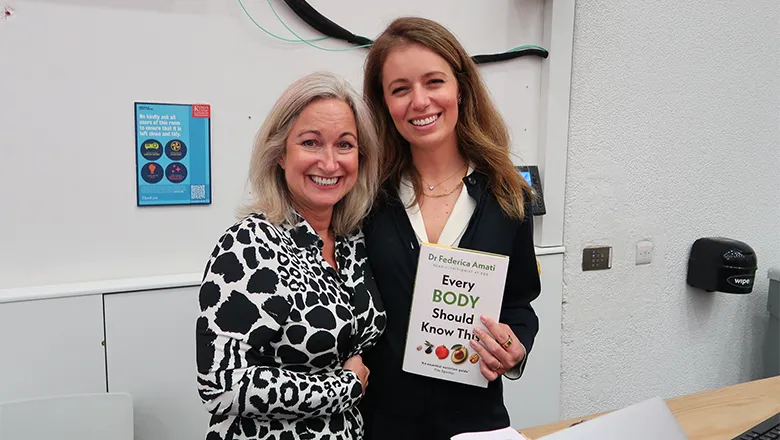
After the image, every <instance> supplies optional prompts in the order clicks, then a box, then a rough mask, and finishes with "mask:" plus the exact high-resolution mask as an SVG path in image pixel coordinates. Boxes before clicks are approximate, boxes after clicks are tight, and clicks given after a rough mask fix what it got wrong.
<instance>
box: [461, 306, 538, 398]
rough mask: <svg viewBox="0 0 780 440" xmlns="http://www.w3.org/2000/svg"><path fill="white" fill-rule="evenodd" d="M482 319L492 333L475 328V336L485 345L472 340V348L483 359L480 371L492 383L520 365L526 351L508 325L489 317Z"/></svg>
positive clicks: (480, 362) (480, 363)
mask: <svg viewBox="0 0 780 440" xmlns="http://www.w3.org/2000/svg"><path fill="white" fill-rule="evenodd" d="M481 318H482V323H483V324H485V327H487V329H488V330H489V331H490V333H488V332H486V331H484V330H482V329H481V328H475V329H474V334H476V335H477V337H478V338H479V340H480V341H482V344H484V345H482V344H480V343H479V342H477V341H476V340H474V339H472V340H471V347H472V348H473V349H474V350H476V351H477V353H478V354H479V356H480V357H481V358H482V359H481V360H480V361H479V370H480V371H481V372H482V375H483V376H485V378H486V379H487V380H489V381H491V382H492V381H494V380H496V378H498V377H500V376H501V375H502V374H504V373H505V372H506V371H507V370H509V369H511V368H512V367H514V366H515V365H517V364H518V363H520V361H522V360H523V358H525V355H526V351H525V347H523V344H521V343H520V341H518V340H517V336H515V333H514V332H513V331H512V329H511V328H509V326H508V325H506V324H502V323H499V322H496V321H495V320H493V319H491V318H490V317H487V316H482V317H481ZM502 344H503V345H502Z"/></svg>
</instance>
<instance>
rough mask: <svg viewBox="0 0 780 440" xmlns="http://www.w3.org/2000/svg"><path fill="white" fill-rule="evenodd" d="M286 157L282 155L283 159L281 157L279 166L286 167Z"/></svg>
mask: <svg viewBox="0 0 780 440" xmlns="http://www.w3.org/2000/svg"><path fill="white" fill-rule="evenodd" d="M284 158H285V157H284V156H282V157H281V159H279V166H280V167H282V169H284Z"/></svg>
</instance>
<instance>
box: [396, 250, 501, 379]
mask: <svg viewBox="0 0 780 440" xmlns="http://www.w3.org/2000/svg"><path fill="white" fill-rule="evenodd" d="M508 268H509V257H508V256H506V255H498V254H490V253H485V252H479V251H473V250H469V249H461V248H455V247H448V246H440V245H435V244H430V243H422V244H421V246H420V260H419V262H418V266H417V274H416V278H415V283H414V293H413V295H414V296H413V298H412V308H411V311H410V314H409V329H408V331H407V335H406V346H405V349H404V361H403V367H402V368H403V370H404V371H407V372H409V373H415V374H421V375H424V376H429V377H435V378H438V379H443V380H449V381H453V382H459V383H464V384H469V385H474V386H479V387H483V388H485V387H487V385H488V380H487V379H486V378H485V377H484V376H483V375H482V373H481V372H480V370H479V361H480V356H479V354H478V353H477V352H476V351H475V350H474V349H473V348H472V347H471V346H470V345H469V341H470V340H471V339H476V340H477V341H478V340H479V338H477V336H476V335H475V334H474V328H475V327H480V328H482V329H484V330H486V331H487V329H486V328H485V326H484V325H483V324H482V322H481V321H480V319H479V317H480V315H483V314H484V315H487V316H491V317H493V318H494V319H496V320H498V317H499V313H500V311H501V301H502V299H503V296H504V285H505V283H506V275H507V270H508Z"/></svg>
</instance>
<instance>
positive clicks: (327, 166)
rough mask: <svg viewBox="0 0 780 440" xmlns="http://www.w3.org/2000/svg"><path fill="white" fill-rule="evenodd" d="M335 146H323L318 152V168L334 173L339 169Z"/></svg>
mask: <svg viewBox="0 0 780 440" xmlns="http://www.w3.org/2000/svg"><path fill="white" fill-rule="evenodd" d="M335 148H337V147H335V146H329V147H327V148H323V149H322V152H321V154H320V169H322V171H324V172H326V173H334V172H336V171H337V170H338V169H339V164H338V160H337V157H336V152H335Z"/></svg>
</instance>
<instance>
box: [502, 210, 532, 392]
mask: <svg viewBox="0 0 780 440" xmlns="http://www.w3.org/2000/svg"><path fill="white" fill-rule="evenodd" d="M531 213H532V209H531V206H530V204H528V203H527V204H526V218H525V219H524V220H523V221H522V222H521V223H520V225H519V227H518V229H517V234H516V235H515V240H514V244H513V247H512V256H511V258H510V263H509V274H508V276H507V283H506V289H505V292H504V304H503V307H502V310H501V317H500V321H501V322H503V323H506V324H507V325H508V326H509V327H510V328H511V329H512V332H514V334H515V335H516V336H517V339H519V342H520V343H521V344H523V347H524V348H525V352H526V354H525V356H524V357H523V359H522V360H521V361H520V363H518V364H517V365H515V366H513V367H512V368H510V369H509V370H508V371H507V372H506V374H505V376H506V377H507V378H509V379H518V378H520V376H522V374H523V370H524V369H525V364H526V360H527V359H528V354H529V353H530V352H531V348H533V344H534V339H535V338H536V334H537V333H538V332H539V318H538V317H537V316H536V312H535V311H534V309H533V307H531V301H533V300H535V299H536V298H537V297H538V296H539V294H540V292H541V280H540V279H539V268H538V265H537V260H536V252H535V251H534V235H533V234H534V232H533V231H534V228H533V215H532V214H531Z"/></svg>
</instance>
